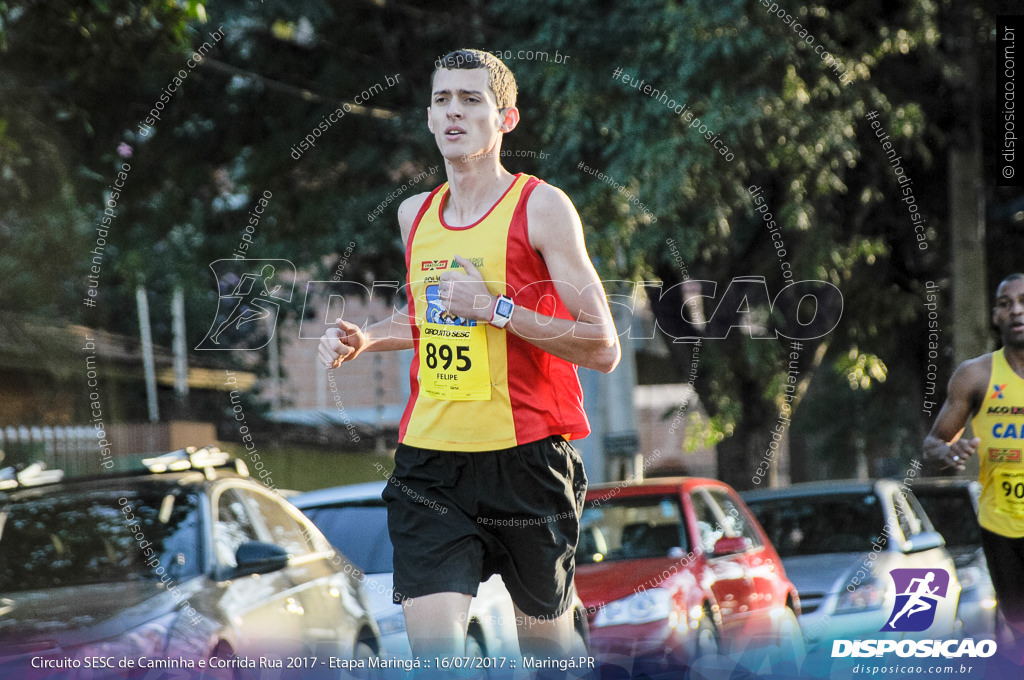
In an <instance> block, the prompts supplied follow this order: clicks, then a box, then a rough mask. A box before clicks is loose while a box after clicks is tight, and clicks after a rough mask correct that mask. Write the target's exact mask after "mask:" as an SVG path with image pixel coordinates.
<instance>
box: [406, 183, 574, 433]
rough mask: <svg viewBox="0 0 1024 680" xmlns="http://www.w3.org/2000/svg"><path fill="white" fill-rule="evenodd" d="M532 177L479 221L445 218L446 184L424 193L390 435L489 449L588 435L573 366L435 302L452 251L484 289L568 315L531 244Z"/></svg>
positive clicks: (411, 250)
mask: <svg viewBox="0 0 1024 680" xmlns="http://www.w3.org/2000/svg"><path fill="white" fill-rule="evenodd" d="M538 184H540V180H538V179H537V178H536V177H531V176H530V175H525V174H520V175H516V178H515V181H514V182H513V183H512V185H511V186H510V187H509V188H508V190H507V191H506V192H505V194H504V195H503V196H502V197H501V198H500V199H499V200H498V202H497V203H495V204H494V206H493V207H492V208H491V210H490V211H489V212H488V213H487V214H486V215H485V216H484V217H482V218H481V219H480V220H479V221H477V222H475V223H473V224H471V225H468V226H465V227H454V226H451V225H449V224H447V223H446V222H445V220H444V205H445V202H446V200H447V199H448V195H449V194H448V185H447V184H443V185H441V186H440V187H438V188H437V189H435V190H434V192H433V193H431V195H430V196H429V197H428V199H427V200H426V201H425V202H424V204H423V207H422V208H421V209H420V213H419V215H417V217H416V220H415V221H414V222H413V226H412V230H411V232H410V235H409V240H408V243H407V244H406V265H407V266H408V271H409V276H408V295H409V313H410V315H411V316H412V317H413V319H415V326H414V327H413V329H412V330H413V344H414V349H415V351H414V357H413V360H412V366H411V367H410V388H411V389H410V392H411V396H410V399H409V404H408V406H407V407H406V410H405V413H404V414H403V416H402V421H401V424H400V426H399V441H400V442H402V443H403V444H408V445H410V446H416V447H420V448H424V449H435V450H443V451H493V450H501V449H507V448H512V447H514V446H520V445H522V444H527V443H529V442H533V441H538V440H541V439H544V438H547V437H550V436H552V435H566V436H568V437H569V438H578V437H584V436H586V435H587V434H589V433H590V425H589V423H588V422H587V416H586V413H585V412H584V410H583V391H582V390H581V388H580V382H579V378H578V377H577V375H576V367H575V366H574V365H573V364H571V363H569V362H568V361H565V360H563V359H559V358H558V357H555V356H554V355H551V354H548V353H547V352H545V351H543V350H541V349H539V348H537V347H536V346H534V345H531V344H530V343H528V342H527V341H526V340H523V339H522V338H519V337H518V336H516V335H515V334H513V333H510V332H508V331H507V330H505V329H499V328H495V327H494V326H491V325H490V324H489V323H487V322H484V321H480V322H476V321H473V320H470V319H462V318H459V317H453V316H452V315H450V314H448V313H447V312H446V311H445V309H444V306H443V305H442V304H441V301H440V300H439V299H438V281H439V280H440V277H441V274H442V273H443V272H445V271H448V270H451V269H453V268H459V264H458V262H456V261H455V259H454V257H455V255H460V256H462V257H464V258H466V259H467V260H469V261H471V262H472V263H473V265H474V266H475V267H476V268H477V269H479V270H480V273H481V274H482V275H483V278H484V281H485V282H486V284H487V289H488V291H489V292H490V293H491V295H499V294H504V295H508V296H510V297H511V298H513V299H514V300H515V303H516V305H518V306H522V307H523V308H526V309H533V310H536V311H537V312H539V313H540V314H543V315H547V316H556V317H560V318H572V317H571V316H570V314H569V312H568V310H567V309H566V308H565V305H564V304H563V303H562V302H561V299H560V298H559V297H558V291H557V290H556V288H555V283H554V281H552V280H551V275H550V273H549V272H548V269H547V265H545V263H544V260H543V259H542V258H541V257H540V254H539V253H537V251H536V250H534V249H533V247H532V246H531V245H530V242H529V227H528V224H527V216H526V212H527V211H526V204H527V201H528V200H529V196H530V194H531V192H532V191H533V189H534V188H535V187H536V186H537V185H538ZM488 311H489V310H488Z"/></svg>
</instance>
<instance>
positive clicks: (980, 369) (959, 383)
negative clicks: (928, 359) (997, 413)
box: [949, 352, 992, 399]
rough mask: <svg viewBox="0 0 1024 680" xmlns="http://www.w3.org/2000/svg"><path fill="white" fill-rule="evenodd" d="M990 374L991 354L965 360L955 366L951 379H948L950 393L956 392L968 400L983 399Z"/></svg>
mask: <svg viewBox="0 0 1024 680" xmlns="http://www.w3.org/2000/svg"><path fill="white" fill-rule="evenodd" d="M991 374H992V353H991V352H989V353H987V354H982V355H981V356H979V357H975V358H973V359H967V360H966V361H964V362H963V363H961V364H960V365H959V366H957V368H956V370H955V371H954V372H953V377H952V378H950V379H949V385H950V391H951V392H952V391H954V390H956V391H957V392H958V393H960V395H961V396H963V397H966V398H970V399H978V398H984V396H985V392H986V390H987V389H988V378H989V376H990V375H991Z"/></svg>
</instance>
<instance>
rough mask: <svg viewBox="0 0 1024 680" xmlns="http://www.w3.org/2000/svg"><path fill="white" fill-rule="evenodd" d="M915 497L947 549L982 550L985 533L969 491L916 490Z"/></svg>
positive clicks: (961, 489)
mask: <svg viewBox="0 0 1024 680" xmlns="http://www.w3.org/2000/svg"><path fill="white" fill-rule="evenodd" d="M914 495H915V496H917V500H918V501H920V503H921V507H923V508H924V511H925V514H927V515H928V518H929V519H930V520H931V521H932V525H933V526H934V527H935V530H936V531H938V532H939V533H940V534H942V537H943V538H944V539H946V547H947V548H949V549H954V550H975V549H977V548H979V547H981V529H980V527H979V526H978V518H977V515H976V514H975V512H974V502H973V501H972V500H971V495H970V490H969V489H967V488H966V487H960V488H955V487H954V488H948V489H941V488H935V489H914Z"/></svg>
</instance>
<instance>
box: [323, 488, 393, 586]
mask: <svg viewBox="0 0 1024 680" xmlns="http://www.w3.org/2000/svg"><path fill="white" fill-rule="evenodd" d="M303 513H305V515H306V517H309V519H311V520H312V521H313V524H315V525H316V526H317V528H318V529H319V530H320V531H321V532H323V534H324V536H326V537H327V540H328V541H330V542H331V545H333V546H334V547H335V548H337V549H338V550H339V551H341V554H343V555H344V556H345V557H346V558H348V559H349V560H350V561H351V562H352V564H354V565H356V566H357V567H358V568H359V569H360V570H362V571H363V572H365V573H367V574H389V573H391V572H393V571H394V570H395V568H394V566H393V559H394V548H392V547H391V537H390V536H389V535H388V512H387V508H386V507H385V506H384V505H383V504H382V503H381V502H380V501H379V500H377V501H374V502H373V503H368V504H352V505H348V504H346V505H326V506H320V507H313V508H304V509H303Z"/></svg>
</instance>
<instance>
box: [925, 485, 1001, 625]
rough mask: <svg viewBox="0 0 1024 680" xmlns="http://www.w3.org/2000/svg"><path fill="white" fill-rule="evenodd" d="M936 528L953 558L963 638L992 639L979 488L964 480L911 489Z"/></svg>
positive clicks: (992, 601)
mask: <svg viewBox="0 0 1024 680" xmlns="http://www.w3.org/2000/svg"><path fill="white" fill-rule="evenodd" d="M914 494H915V495H916V496H917V500H919V501H921V505H923V506H924V509H925V512H927V513H928V517H929V518H930V519H931V520H932V522H934V524H935V528H936V529H937V530H938V532H939V533H940V534H942V537H943V538H944V539H946V549H947V550H949V552H950V553H951V554H952V555H953V562H954V563H955V564H956V573H957V577H958V578H959V580H960V586H961V587H962V588H963V590H962V591H961V592H960V610H959V612H958V616H959V619H960V622H961V624H962V625H963V634H964V636H966V637H983V636H987V637H991V636H993V635H995V632H996V628H997V610H996V590H995V588H994V587H993V586H992V579H991V578H990V577H989V573H988V562H987V561H986V560H985V553H984V551H982V549H981V527H980V526H979V525H978V499H979V498H980V497H981V484H980V483H979V482H978V481H977V480H974V479H966V478H964V477H940V478H935V479H922V480H921V481H919V482H918V483H917V484H915V485H914Z"/></svg>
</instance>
